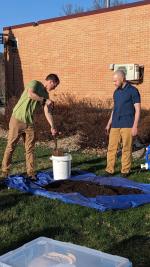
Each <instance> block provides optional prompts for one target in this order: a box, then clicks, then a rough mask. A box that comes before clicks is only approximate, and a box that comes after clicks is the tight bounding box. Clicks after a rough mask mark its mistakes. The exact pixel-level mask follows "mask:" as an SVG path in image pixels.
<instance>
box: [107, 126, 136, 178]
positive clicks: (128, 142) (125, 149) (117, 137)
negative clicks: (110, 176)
mask: <svg viewBox="0 0 150 267" xmlns="http://www.w3.org/2000/svg"><path fill="white" fill-rule="evenodd" d="M120 142H122V158H121V165H122V168H121V172H122V173H128V172H129V171H130V169H131V162H132V134H131V128H111V131H110V136H109V145H108V152H107V167H106V171H107V172H109V173H114V168H115V161H116V154H117V149H118V145H119V143H120Z"/></svg>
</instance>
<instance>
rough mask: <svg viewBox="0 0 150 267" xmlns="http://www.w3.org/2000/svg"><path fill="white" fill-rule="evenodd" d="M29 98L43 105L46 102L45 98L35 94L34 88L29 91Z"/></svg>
mask: <svg viewBox="0 0 150 267" xmlns="http://www.w3.org/2000/svg"><path fill="white" fill-rule="evenodd" d="M28 97H29V98H31V99H32V100H35V101H39V102H41V103H42V102H43V101H44V97H41V96H38V95H37V94H36V93H34V92H33V89H32V88H29V89H28Z"/></svg>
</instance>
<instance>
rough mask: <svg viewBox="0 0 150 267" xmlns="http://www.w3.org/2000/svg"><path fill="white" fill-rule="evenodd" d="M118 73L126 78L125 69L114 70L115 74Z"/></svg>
mask: <svg viewBox="0 0 150 267" xmlns="http://www.w3.org/2000/svg"><path fill="white" fill-rule="evenodd" d="M115 74H116V75H118V76H121V77H122V78H123V79H124V80H126V73H125V71H124V70H116V71H115V72H114V75H115Z"/></svg>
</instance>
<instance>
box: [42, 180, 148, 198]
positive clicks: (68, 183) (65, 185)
mask: <svg viewBox="0 0 150 267" xmlns="http://www.w3.org/2000/svg"><path fill="white" fill-rule="evenodd" d="M44 188H45V189H46V190H47V191H53V192H59V193H75V192H78V193H80V194H81V195H83V196H85V197H96V196H97V195H109V196H113V195H129V194H143V191H141V190H139V189H135V188H125V187H114V186H108V185H99V184H95V183H92V182H86V181H72V180H62V181H60V180H59V181H54V182H53V183H51V184H48V185H46V186H44Z"/></svg>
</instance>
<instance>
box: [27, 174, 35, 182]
mask: <svg viewBox="0 0 150 267" xmlns="http://www.w3.org/2000/svg"><path fill="white" fill-rule="evenodd" d="M28 179H29V180H30V181H31V182H36V181H37V177H36V175H35V174H34V175H31V176H28Z"/></svg>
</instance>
